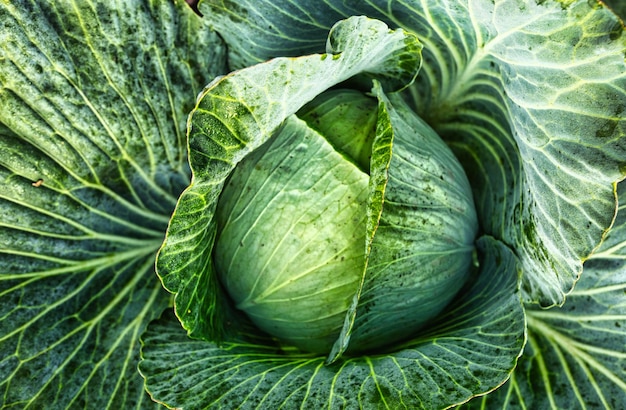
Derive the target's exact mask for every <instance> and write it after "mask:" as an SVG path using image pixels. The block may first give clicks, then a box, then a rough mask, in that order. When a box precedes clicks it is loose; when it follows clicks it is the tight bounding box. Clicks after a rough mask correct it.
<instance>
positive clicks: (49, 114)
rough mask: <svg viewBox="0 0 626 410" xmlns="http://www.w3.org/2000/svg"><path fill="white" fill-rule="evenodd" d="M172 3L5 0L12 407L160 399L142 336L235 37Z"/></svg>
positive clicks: (0, 52) (1, 104)
mask: <svg viewBox="0 0 626 410" xmlns="http://www.w3.org/2000/svg"><path fill="white" fill-rule="evenodd" d="M192 16H193V14H192V13H191V12H190V11H189V10H188V9H187V8H186V7H182V6H180V5H174V4H172V3H169V2H156V1H155V2H143V1H119V2H99V1H94V2H92V1H82V2H80V3H79V4H77V3H74V2H70V1H57V2H34V1H21V0H20V1H14V0H11V1H2V2H0V26H1V28H0V112H1V115H0V215H1V216H0V294H1V295H2V304H1V306H2V307H1V311H2V313H1V315H0V317H1V320H0V358H1V359H0V363H1V364H0V403H1V406H0V407H2V408H5V407H6V408H57V409H61V408H80V407H84V408H92V409H93V408H123V409H129V408H150V407H155V406H154V403H152V402H151V401H150V399H149V397H148V396H147V395H146V394H145V392H144V389H143V385H142V380H141V377H140V376H139V375H138V374H137V362H138V360H139V336H140V335H141V333H142V332H143V331H144V329H145V327H146V325H147V323H148V321H150V320H151V319H154V318H156V317H157V316H158V315H159V314H160V313H161V312H162V311H163V309H165V308H166V307H167V306H168V299H169V297H168V295H167V293H166V292H164V291H163V290H162V289H161V285H160V284H159V283H158V280H157V279H156V276H155V274H154V267H153V264H154V257H155V253H156V250H157V249H158V247H159V245H160V244H161V242H162V240H163V236H164V232H165V229H166V226H167V222H168V219H169V214H170V213H171V211H172V209H173V208H174V205H175V203H176V198H177V196H178V195H179V193H180V191H181V190H182V189H183V188H184V187H185V186H186V184H188V181H189V176H188V173H189V171H188V166H187V164H186V153H185V149H184V144H185V135H184V130H185V128H184V127H185V120H186V113H187V112H188V111H189V110H190V109H191V108H192V106H193V98H194V96H195V95H196V94H197V92H198V91H199V90H200V89H201V88H202V87H203V86H204V84H205V83H206V82H207V81H209V80H210V79H211V78H212V77H214V76H215V75H217V74H219V73H221V72H223V70H224V69H225V66H224V64H223V63H224V47H223V46H222V44H221V41H220V40H219V39H218V37H217V36H216V35H215V33H213V32H212V31H210V30H209V29H208V28H207V26H206V25H204V23H203V22H202V21H201V20H198V19H194V18H191V17H192Z"/></svg>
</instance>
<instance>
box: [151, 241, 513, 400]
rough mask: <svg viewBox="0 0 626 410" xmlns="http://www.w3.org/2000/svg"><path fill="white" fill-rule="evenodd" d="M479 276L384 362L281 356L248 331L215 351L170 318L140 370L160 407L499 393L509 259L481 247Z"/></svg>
mask: <svg viewBox="0 0 626 410" xmlns="http://www.w3.org/2000/svg"><path fill="white" fill-rule="evenodd" d="M480 247H481V251H482V254H483V255H484V256H483V258H481V259H482V260H481V262H482V263H481V266H482V269H481V273H480V275H479V276H478V278H477V279H476V280H475V281H474V283H472V285H471V286H470V287H469V288H468V289H466V291H465V292H463V293H462V296H460V297H459V299H458V300H457V301H455V302H454V304H453V306H452V307H451V308H450V309H449V310H448V311H447V313H445V314H444V315H442V316H441V317H439V318H437V320H436V325H435V326H433V327H432V328H431V329H430V330H429V331H428V333H425V334H423V335H420V336H419V337H417V338H415V339H414V340H411V341H410V342H407V343H404V344H403V345H402V346H399V347H398V348H397V349H396V350H395V351H392V352H389V353H388V354H381V355H372V356H361V357H354V358H345V357H344V358H342V359H340V360H339V361H337V362H335V363H334V364H332V365H329V366H327V365H324V360H325V358H324V357H319V356H318V357H315V356H311V355H303V354H298V353H295V352H294V351H293V350H283V349H281V347H280V346H279V345H277V344H275V342H273V341H272V340H271V339H269V338H265V337H263V336H260V335H259V333H258V331H257V330H255V329H249V328H242V329H241V334H240V335H239V336H238V338H237V339H236V340H229V341H226V342H224V343H223V344H221V345H218V344H216V343H212V342H207V341H200V340H192V339H189V338H188V337H187V335H186V334H185V331H184V330H182V329H181V328H180V324H179V322H178V320H177V319H176V318H175V317H174V315H172V314H171V312H170V311H168V312H166V314H165V315H164V316H163V317H162V318H161V319H159V320H157V321H155V322H153V323H152V324H151V325H150V326H149V327H148V330H147V332H146V333H145V334H144V336H143V337H142V343H143V348H142V361H141V362H140V365H139V369H140V372H141V374H142V375H143V376H144V377H145V379H146V388H147V390H148V391H149V392H150V394H151V396H152V397H153V398H154V399H155V400H157V401H159V402H162V403H164V404H166V405H167V406H169V407H184V408H215V409H234V408H241V409H243V408H245V409H259V410H261V409H269V408H271V409H293V408H303V409H309V408H310V409H321V408H326V409H341V408H345V409H353V408H363V409H377V408H379V409H380V408H382V409H384V408H386V409H412V410H413V409H428V410H432V409H437V408H446V407H447V406H450V405H453V404H455V403H461V402H464V401H466V400H468V399H469V398H471V397H472V396H474V395H477V394H481V393H484V392H487V391H490V390H491V389H493V388H495V387H497V386H499V385H500V384H501V383H503V382H504V381H505V380H506V378H507V377H508V375H509V372H510V371H511V370H512V369H513V367H514V366H515V363H516V361H517V357H518V355H519V354H520V352H521V349H522V347H523V344H524V339H525V337H524V313H523V310H522V305H521V298H520V294H519V291H518V270H517V269H518V266H517V264H516V261H515V257H514V256H513V254H512V253H511V252H510V250H509V249H507V248H506V247H505V246H503V245H502V244H500V243H498V242H496V241H494V240H493V239H491V238H483V239H482V240H481V241H480Z"/></svg>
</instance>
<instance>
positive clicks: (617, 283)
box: [469, 183, 626, 409]
mask: <svg viewBox="0 0 626 410" xmlns="http://www.w3.org/2000/svg"><path fill="white" fill-rule="evenodd" d="M620 190H621V192H620V199H621V200H626V185H624V184H623V183H622V184H620ZM527 315H528V327H529V330H528V344H527V345H526V349H525V351H524V355H523V356H522V358H521V359H520V363H519V365H518V367H517V369H516V370H515V372H514V374H513V376H512V377H511V380H510V381H509V382H507V383H506V384H505V385H504V386H502V387H501V388H500V389H498V390H497V391H496V392H494V393H491V394H489V395H487V396H485V397H484V398H481V399H477V400H474V401H472V402H470V404H471V406H469V407H471V408H487V409H492V408H493V409H500V408H502V409H504V408H525V409H535V408H537V409H562V408H590V409H600V408H606V409H617V408H621V407H622V406H623V405H624V403H626V207H625V206H624V205H622V206H620V210H619V213H618V219H617V221H616V227H615V228H614V229H613V230H611V231H610V233H609V236H608V238H607V241H606V242H605V243H604V244H603V246H602V248H601V249H600V251H599V252H598V253H597V254H596V255H595V256H594V257H593V258H592V259H591V260H589V261H587V262H586V263H585V270H584V272H583V275H582V278H581V279H580V281H579V282H578V283H577V285H576V288H575V289H574V291H573V292H572V293H571V294H570V295H568V297H567V300H566V303H565V305H564V306H563V307H561V308H552V309H549V310H538V309H527Z"/></svg>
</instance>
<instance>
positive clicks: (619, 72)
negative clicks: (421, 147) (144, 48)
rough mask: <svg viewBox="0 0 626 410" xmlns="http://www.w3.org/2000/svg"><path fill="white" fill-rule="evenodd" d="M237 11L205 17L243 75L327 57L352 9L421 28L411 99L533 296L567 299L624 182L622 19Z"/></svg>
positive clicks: (320, 5)
mask: <svg viewBox="0 0 626 410" xmlns="http://www.w3.org/2000/svg"><path fill="white" fill-rule="evenodd" d="M270 3H271V4H270ZM233 4H234V2H231V1H229V2H225V1H220V0H207V1H204V2H202V3H201V4H200V9H201V10H202V11H203V12H204V14H205V16H206V17H207V18H208V19H209V20H210V21H211V24H212V25H213V26H214V27H216V29H217V30H218V31H219V32H220V34H221V35H222V36H223V37H224V38H225V40H226V42H227V43H228V44H229V45H230V50H231V55H230V57H231V63H232V64H234V65H235V66H238V67H239V66H244V65H248V64H251V63H253V62H256V61H259V60H264V59H266V58H270V57H274V56H276V55H300V54H305V53H308V52H315V51H319V50H320V49H321V47H322V46H323V43H322V37H321V36H320V35H319V33H320V32H321V31H323V28H325V27H329V26H330V25H331V24H333V23H334V21H336V20H337V19H339V18H342V17H344V16H349V15H354V14H359V15H361V14H365V15H368V16H371V17H375V18H378V19H381V20H383V21H386V22H387V23H388V24H389V25H390V26H392V27H403V28H405V29H407V30H409V31H413V32H415V33H416V34H417V35H418V37H419V38H420V40H421V41H422V42H423V43H424V46H425V47H424V51H423V56H424V67H423V69H422V71H421V74H420V76H418V78H417V81H416V83H415V85H414V86H413V87H412V89H411V93H410V94H411V95H410V97H409V98H410V99H411V100H412V102H413V105H414V106H415V108H416V110H417V112H418V113H419V114H420V116H421V117H422V118H423V119H425V120H426V121H427V122H428V123H429V124H430V125H431V126H432V127H433V128H434V129H435V130H436V131H437V132H438V134H439V135H440V136H442V137H443V138H444V139H445V140H446V141H447V142H448V144H449V145H450V146H451V147H452V148H453V150H454V151H455V153H456V154H457V157H459V158H460V159H461V161H462V162H463V164H464V168H465V169H466V172H467V173H468V176H469V178H470V181H471V183H472V186H473V188H474V197H475V200H476V204H477V208H478V216H479V218H480V221H481V225H482V228H483V229H484V231H485V232H486V233H488V234H491V235H493V236H495V237H497V238H499V239H501V240H503V241H505V242H506V243H507V244H509V245H510V246H512V247H513V248H514V249H515V252H516V254H517V255H518V256H519V257H520V258H521V260H522V265H523V270H524V273H525V274H524V289H525V292H526V294H527V299H528V300H530V301H537V302H540V303H541V304H543V305H553V304H560V303H562V302H563V300H564V296H565V294H566V293H567V292H569V291H570V290H571V289H572V287H573V286H574V283H575V281H576V280H577V279H578V276H579V274H580V272H581V270H582V264H583V262H584V261H585V260H586V259H587V258H588V257H589V256H590V255H591V254H592V252H593V251H594V250H595V249H596V247H597V246H598V244H599V243H600V242H601V240H602V237H603V235H604V234H605V231H606V230H607V229H608V227H609V226H610V225H611V223H612V219H613V217H614V211H615V196H614V192H613V187H612V184H613V183H615V182H616V181H618V180H620V179H621V178H623V171H624V158H626V153H625V151H626V149H625V145H626V143H625V141H624V139H623V138H621V139H620V137H621V136H623V135H624V133H625V132H626V126H625V123H626V119H625V118H626V113H625V110H626V91H625V90H626V67H625V64H624V48H625V38H626V37H625V36H624V35H623V34H622V31H623V25H622V23H621V22H620V20H619V19H618V18H617V17H616V16H615V15H614V14H613V13H612V12H611V11H609V10H608V9H607V8H605V7H603V6H602V4H601V3H597V4H595V3H594V2H593V1H592V2H589V1H587V0H572V1H565V0H563V1H557V0H547V1H534V0H497V1H492V0H477V1H467V0H444V1H441V0H437V1H435V0H421V1H418V0H411V1H386V0H366V1H358V2H356V1H348V2H346V1H332V0H327V1H323V2H315V4H311V3H310V2H304V1H294V0H282V1H271V2H270V1H263V0H261V1H254V2H252V1H247V0H242V1H238V2H236V7H235V6H233ZM316 36H317V38H318V40H317V41H315V38H316ZM244 50H245V51H244Z"/></svg>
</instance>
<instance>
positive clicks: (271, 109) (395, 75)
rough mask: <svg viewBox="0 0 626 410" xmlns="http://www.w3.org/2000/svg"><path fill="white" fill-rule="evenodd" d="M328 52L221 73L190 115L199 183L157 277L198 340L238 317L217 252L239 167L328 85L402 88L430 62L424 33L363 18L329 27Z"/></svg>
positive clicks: (177, 215)
mask: <svg viewBox="0 0 626 410" xmlns="http://www.w3.org/2000/svg"><path fill="white" fill-rule="evenodd" d="M328 48H329V49H328V52H329V54H322V55H319V54H316V55H310V56H306V57H300V58H278V59H274V60H271V61H269V62H267V63H263V64H259V65H256V66H253V67H250V68H247V69H244V70H241V71H238V72H234V73H232V74H230V75H228V76H225V77H223V78H220V79H217V80H216V81H215V82H214V83H212V84H210V85H209V86H208V87H207V89H206V90H205V91H204V92H203V93H202V94H201V95H200V98H199V101H198V105H197V106H196V108H195V110H194V111H193V112H192V114H191V117H190V129H189V149H190V151H189V152H190V165H191V169H192V172H193V179H192V183H191V184H190V185H189V187H188V188H187V189H186V190H185V192H184V193H183V195H182V196H181V197H180V199H179V202H178V204H177V206H176V210H175V212H174V215H173V216H172V219H171V221H170V226H169V228H168V231H167V236H166V239H165V242H164V244H163V247H162V248H161V250H160V252H159V254H158V256H157V273H158V274H159V276H160V277H161V279H162V281H163V284H164V286H165V287H166V289H168V290H169V291H171V292H173V293H176V299H175V308H176V314H177V316H178V317H179V318H180V320H181V323H182V325H183V327H184V328H185V329H187V330H188V332H189V334H190V336H192V337H201V338H208V339H209V340H215V339H219V338H220V337H221V336H222V335H223V333H224V332H225V328H226V326H227V323H228V321H229V320H230V319H228V316H229V312H230V310H229V309H228V301H227V299H226V297H225V296H224V294H223V290H222V289H221V288H220V285H219V283H218V281H217V275H216V273H215V269H214V267H213V263H212V250H213V245H214V240H215V231H216V225H215V217H214V214H215V207H216V205H217V199H218V196H219V194H220V192H221V190H222V186H223V183H224V181H225V180H226V178H227V177H228V175H229V173H230V172H231V171H232V170H233V169H234V168H235V166H236V164H237V163H238V162H239V161H240V160H241V159H242V158H243V157H244V156H245V155H247V154H249V153H250V152H251V151H252V150H254V149H255V148H258V147H259V146H260V145H261V144H263V143H264V142H265V141H266V140H267V139H268V138H270V137H271V136H272V135H273V134H274V133H275V132H276V131H277V129H278V128H279V126H280V125H281V123H283V121H284V120H285V118H287V117H288V116H289V115H291V114H293V113H295V112H296V111H297V110H298V109H299V108H300V107H302V106H303V105H304V104H306V103H307V102H309V101H311V100H312V99H313V98H314V97H315V96H317V95H318V94H320V93H321V92H323V91H325V90H326V89H327V88H329V87H331V86H333V85H335V84H337V83H340V82H342V81H345V80H348V79H350V78H352V77H354V76H355V75H359V74H367V73H379V74H378V75H377V77H380V78H381V79H383V80H385V84H386V85H387V86H388V87H391V89H397V88H400V87H402V86H403V85H405V84H409V83H410V82H411V81H412V80H413V78H414V77H415V75H416V74H417V71H418V70H419V67H420V62H421V60H420V56H419V49H420V48H421V45H420V43H419V42H418V40H417V38H416V37H415V36H413V35H409V34H407V33H403V32H402V31H390V30H389V29H388V27H387V26H386V25H385V24H384V23H382V22H380V21H376V20H371V19H367V18H364V17H354V18H351V19H348V20H345V21H342V22H340V23H338V24H337V25H336V26H335V27H334V29H333V30H332V31H331V32H330V33H329V37H328ZM403 69H404V70H403Z"/></svg>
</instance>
